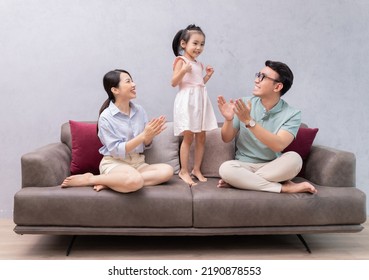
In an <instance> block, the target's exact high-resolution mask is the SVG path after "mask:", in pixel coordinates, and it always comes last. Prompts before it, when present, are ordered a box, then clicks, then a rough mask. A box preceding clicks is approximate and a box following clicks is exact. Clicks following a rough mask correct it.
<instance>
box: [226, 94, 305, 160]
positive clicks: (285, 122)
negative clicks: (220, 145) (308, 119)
mask: <svg viewBox="0 0 369 280" xmlns="http://www.w3.org/2000/svg"><path fill="white" fill-rule="evenodd" d="M248 99H250V98H242V100H243V101H244V102H245V103H246V104H247V100H248ZM250 100H251V117H252V118H253V119H254V120H255V121H256V122H257V123H258V124H259V125H261V126H262V127H264V128H265V129H267V130H269V131H270V132H272V133H274V134H277V133H278V131H279V130H286V131H288V132H290V133H291V134H292V135H293V136H294V137H296V134H297V131H298V129H299V127H300V124H301V111H300V110H297V109H294V108H292V107H290V106H289V105H288V104H287V102H286V101H284V100H283V99H280V100H279V102H278V103H277V104H276V105H275V106H274V107H273V108H272V109H271V110H269V111H267V110H266V109H265V107H264V106H263V104H262V103H261V99H260V98H259V97H256V96H254V97H252V98H251V99H250ZM233 127H234V128H236V129H238V130H239V134H238V135H237V136H236V148H237V151H236V157H235V158H236V159H237V160H240V161H244V162H250V163H264V162H269V161H272V160H274V159H276V158H277V157H279V156H280V155H281V153H280V152H278V153H276V152H274V151H272V150H271V149H269V148H268V147H267V146H266V145H264V144H263V143H261V142H260V141H259V140H258V139H257V138H256V137H255V136H254V134H253V133H252V132H251V131H250V130H249V129H248V128H247V127H246V126H245V125H244V123H241V122H240V120H239V119H238V117H237V116H236V115H235V116H234V119H233Z"/></svg>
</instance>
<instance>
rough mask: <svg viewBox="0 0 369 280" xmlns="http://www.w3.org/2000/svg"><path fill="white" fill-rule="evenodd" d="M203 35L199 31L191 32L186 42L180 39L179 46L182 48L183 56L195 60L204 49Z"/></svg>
mask: <svg viewBox="0 0 369 280" xmlns="http://www.w3.org/2000/svg"><path fill="white" fill-rule="evenodd" d="M204 46H205V37H204V35H202V34H201V33H198V32H196V33H193V34H191V37H190V39H189V40H188V42H187V43H186V42H185V41H183V40H182V42H181V47H182V48H183V50H184V56H185V57H187V58H188V59H191V60H195V59H196V58H197V57H198V56H199V55H200V54H201V53H202V51H203V50H204Z"/></svg>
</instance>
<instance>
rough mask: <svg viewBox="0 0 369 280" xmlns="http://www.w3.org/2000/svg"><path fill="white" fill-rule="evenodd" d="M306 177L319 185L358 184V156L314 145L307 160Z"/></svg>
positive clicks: (352, 185) (353, 185) (340, 185)
mask: <svg viewBox="0 0 369 280" xmlns="http://www.w3.org/2000/svg"><path fill="white" fill-rule="evenodd" d="M304 175H305V176H304V177H305V178H306V179H307V180H309V181H311V182H313V183H315V184H318V185H322V186H331V187H355V186H356V157H355V155H354V154H353V153H351V152H347V151H341V150H338V149H334V148H330V147H326V146H321V145H314V146H312V148H311V151H310V154H309V157H308V159H307V160H306V162H305V172H304Z"/></svg>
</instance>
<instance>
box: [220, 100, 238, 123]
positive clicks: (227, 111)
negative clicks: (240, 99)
mask: <svg viewBox="0 0 369 280" xmlns="http://www.w3.org/2000/svg"><path fill="white" fill-rule="evenodd" d="M234 107H235V103H234V101H233V100H232V99H231V100H230V101H229V103H227V101H226V100H225V99H224V97H223V96H221V95H220V96H218V108H219V111H220V113H221V114H222V116H223V117H224V118H225V119H226V120H227V121H231V120H233V117H234Z"/></svg>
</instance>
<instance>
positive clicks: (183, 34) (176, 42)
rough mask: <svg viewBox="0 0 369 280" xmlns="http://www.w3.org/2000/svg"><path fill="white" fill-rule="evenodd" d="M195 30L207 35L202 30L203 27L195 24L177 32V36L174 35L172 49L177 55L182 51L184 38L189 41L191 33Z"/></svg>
mask: <svg viewBox="0 0 369 280" xmlns="http://www.w3.org/2000/svg"><path fill="white" fill-rule="evenodd" d="M195 32H196V33H200V34H201V35H203V36H204V37H205V33H204V32H203V31H202V30H201V28H200V27H199V26H196V25H194V24H190V25H189V26H187V27H186V29H181V30H179V31H178V32H177V34H176V36H174V39H173V43H172V49H173V52H174V55H175V56H180V52H181V50H182V48H181V42H182V40H183V41H185V42H186V43H187V42H188V40H190V37H191V34H193V33H195Z"/></svg>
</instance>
